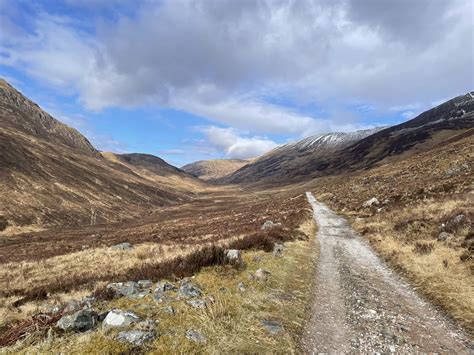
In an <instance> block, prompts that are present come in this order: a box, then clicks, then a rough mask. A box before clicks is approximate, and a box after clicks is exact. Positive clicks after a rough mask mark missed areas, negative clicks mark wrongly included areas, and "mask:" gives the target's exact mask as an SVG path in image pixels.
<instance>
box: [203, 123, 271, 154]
mask: <svg viewBox="0 0 474 355" xmlns="http://www.w3.org/2000/svg"><path fill="white" fill-rule="evenodd" d="M201 131H202V132H203V133H204V135H205V136H206V138H207V141H208V143H209V144H210V145H211V146H213V147H215V148H216V149H218V150H219V151H224V152H225V154H226V156H227V157H229V158H234V159H248V158H255V157H257V156H260V155H262V154H264V153H266V152H268V151H269V150H271V149H273V148H275V147H276V146H277V144H276V143H275V142H273V141H272V140H270V139H267V138H264V137H258V136H251V137H245V136H242V135H239V133H238V132H237V131H236V130H235V129H232V128H220V127H216V126H209V127H204V128H201Z"/></svg>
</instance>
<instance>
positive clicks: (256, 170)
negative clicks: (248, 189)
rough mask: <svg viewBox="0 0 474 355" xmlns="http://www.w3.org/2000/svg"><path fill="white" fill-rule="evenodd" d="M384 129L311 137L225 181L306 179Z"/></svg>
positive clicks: (273, 151)
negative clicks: (319, 164) (319, 165)
mask: <svg viewBox="0 0 474 355" xmlns="http://www.w3.org/2000/svg"><path fill="white" fill-rule="evenodd" d="M381 129H382V128H374V129H368V130H361V131H356V132H350V133H342V132H335V133H327V134H322V135H316V136H311V137H308V138H305V139H303V140H300V141H297V142H291V143H287V144H284V145H281V146H279V147H277V148H275V149H273V150H272V151H270V152H268V153H267V154H265V155H263V156H261V157H259V158H257V159H256V160H255V161H254V162H252V163H251V164H248V165H246V166H244V167H243V168H241V169H239V170H238V171H236V172H235V173H234V174H232V175H230V176H229V177H227V178H225V179H223V181H225V182H230V183H241V182H243V183H245V182H258V181H275V182H278V181H287V180H288V179H297V178H298V177H300V178H302V177H304V176H307V175H308V174H310V173H311V172H312V168H311V164H312V163H313V162H315V161H318V160H319V159H322V158H324V157H328V156H330V155H332V154H334V152H335V151H337V150H339V149H343V148H345V147H347V146H349V145H351V144H353V143H355V142H357V141H359V140H361V139H363V138H365V137H367V136H369V135H371V134H373V133H375V132H378V131H380V130H381Z"/></svg>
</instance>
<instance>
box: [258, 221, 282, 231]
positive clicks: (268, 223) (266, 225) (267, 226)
mask: <svg viewBox="0 0 474 355" xmlns="http://www.w3.org/2000/svg"><path fill="white" fill-rule="evenodd" d="M275 227H281V223H274V222H273V221H266V222H265V223H263V224H262V228H261V229H262V230H268V229H272V228H275Z"/></svg>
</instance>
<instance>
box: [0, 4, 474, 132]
mask: <svg viewBox="0 0 474 355" xmlns="http://www.w3.org/2000/svg"><path fill="white" fill-rule="evenodd" d="M69 1H70V2H71V3H74V4H76V5H78V6H83V7H84V6H85V7H87V8H102V6H103V5H104V4H106V3H107V2H105V1H103V0H69ZM124 3H126V2H123V1H118V2H117V4H124ZM128 4H130V3H128ZM472 6H473V5H472V1H470V0H446V1H434V2H433V1H432V0H417V1H415V2H414V1H411V0H400V1H386V0H367V1H362V2H361V1H355V0H334V1H328V0H314V1H299V0H275V1H234V0H228V1H224V0H216V1H213V0H196V1H181V0H163V1H159V2H154V1H144V2H139V3H138V5H137V9H136V10H135V11H134V12H133V16H129V15H120V14H119V15H117V16H114V19H109V20H104V21H98V22H97V23H98V26H97V27H96V29H95V31H93V32H84V31H82V30H81V29H80V28H81V26H78V25H77V23H76V22H75V21H73V20H71V19H68V18H60V17H53V16H50V15H48V14H47V13H44V12H43V13H41V12H38V13H37V14H36V15H35V17H34V18H32V19H31V26H32V27H33V29H34V30H33V31H32V32H31V33H29V34H26V33H24V32H22V30H21V29H19V28H18V27H17V26H16V24H15V23H14V16H10V17H11V18H9V19H8V20H9V21H8V22H6V21H3V23H5V24H8V26H7V25H5V26H4V27H5V28H8V31H9V33H8V36H0V64H6V65H11V66H14V67H16V68H22V69H24V70H26V71H27V72H28V73H30V74H31V75H33V76H35V77H36V78H39V79H40V80H43V81H47V82H50V83H52V84H53V85H56V86H58V87H60V88H61V89H62V90H71V92H73V93H78V95H79V97H80V100H81V101H82V102H83V103H84V104H85V105H86V106H87V107H88V108H90V109H93V110H100V109H102V108H106V107H110V106H122V107H128V106H134V105H143V104H154V105H160V106H165V107H173V108H176V109H180V110H186V111H188V112H191V113H194V114H197V115H200V116H205V117H207V118H209V119H211V120H212V121H215V122H220V123H224V124H227V125H231V126H233V127H236V128H239V129H242V130H248V131H252V132H255V133H258V134H262V133H268V134H270V133H287V134H291V135H307V134H314V133H320V132H323V131H327V130H334V129H338V128H339V127H347V126H348V125H350V124H351V123H350V122H349V123H348V122H347V118H346V117H344V116H339V115H333V116H332V117H331V120H330V121H329V120H321V119H317V118H314V117H311V116H309V115H307V114H302V113H300V112H298V111H295V110H291V109H288V108H287V107H283V106H281V105H278V104H275V103H272V101H271V100H269V99H268V96H269V95H268V94H270V96H281V97H292V98H295V97H297V98H299V99H301V100H303V101H306V102H312V103H314V102H317V103H318V104H319V105H320V106H325V105H328V102H332V103H334V102H339V103H341V102H342V103H344V102H346V101H354V100H355V101H358V102H362V103H364V104H368V105H375V106H377V107H379V108H380V110H382V111H383V110H385V111H390V108H391V107H396V106H399V107H401V106H404V105H407V103H410V102H421V103H425V104H424V105H426V103H430V102H432V101H434V100H436V99H438V98H443V97H452V96H455V95H457V94H460V93H462V92H464V91H467V90H469V89H471V86H472V82H473V81H474V77H473V75H474V68H473V64H472V63H473V60H474V59H473V52H474V51H473V50H472V49H473V48H472V46H473V43H474V41H473V34H472V17H471V14H472ZM6 16H9V14H8V12H7V15H6ZM440 78H442V85H441V84H440ZM336 105H337V104H336ZM404 111H405V112H406V111H413V109H412V108H406V109H404ZM360 114H363V113H360Z"/></svg>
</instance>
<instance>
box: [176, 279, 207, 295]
mask: <svg viewBox="0 0 474 355" xmlns="http://www.w3.org/2000/svg"><path fill="white" fill-rule="evenodd" d="M179 294H180V295H181V296H183V297H186V298H191V297H199V296H201V295H202V291H201V289H200V288H199V287H198V286H197V285H195V284H194V283H192V282H191V281H190V280H189V279H184V280H182V281H181V286H180V287H179Z"/></svg>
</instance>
